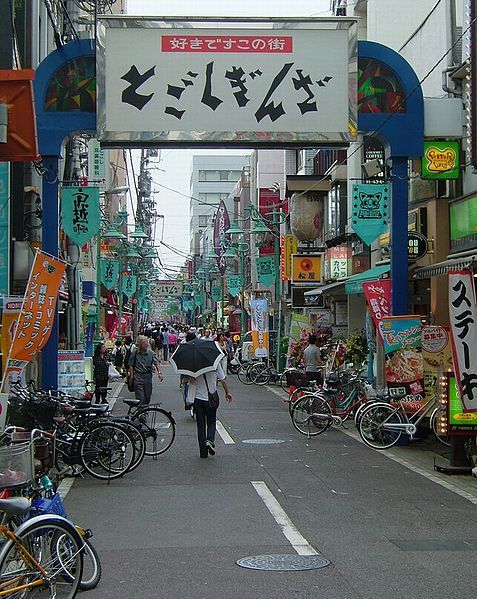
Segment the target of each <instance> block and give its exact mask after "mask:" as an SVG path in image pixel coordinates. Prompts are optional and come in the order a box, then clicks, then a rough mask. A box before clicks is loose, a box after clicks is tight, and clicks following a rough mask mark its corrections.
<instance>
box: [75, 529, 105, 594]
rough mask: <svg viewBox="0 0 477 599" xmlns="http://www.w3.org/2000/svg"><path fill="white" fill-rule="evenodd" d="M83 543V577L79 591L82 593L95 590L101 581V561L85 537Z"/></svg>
mask: <svg viewBox="0 0 477 599" xmlns="http://www.w3.org/2000/svg"><path fill="white" fill-rule="evenodd" d="M83 543H84V553H83V575H82V576H81V581H80V583H79V589H80V590H81V591H90V590H91V589H95V588H96V587H97V586H98V584H99V581H100V580H101V573H102V569H101V560H100V559H99V555H98V552H97V551H96V549H95V548H94V547H93V545H92V543H91V541H90V540H89V539H85V538H84V537H83Z"/></svg>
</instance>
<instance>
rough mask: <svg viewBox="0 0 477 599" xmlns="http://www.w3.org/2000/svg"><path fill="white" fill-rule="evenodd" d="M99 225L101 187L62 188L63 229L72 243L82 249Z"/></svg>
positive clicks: (95, 233)
mask: <svg viewBox="0 0 477 599" xmlns="http://www.w3.org/2000/svg"><path fill="white" fill-rule="evenodd" d="M99 225H100V212H99V187H62V188H61V228H62V229H63V231H64V232H65V233H66V234H67V235H68V237H69V238H70V239H71V241H72V242H73V243H76V244H77V245H79V246H80V247H82V246H83V245H84V244H85V243H87V242H88V241H89V240H90V239H91V237H93V236H94V235H97V234H98V232H99Z"/></svg>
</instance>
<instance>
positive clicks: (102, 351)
mask: <svg viewBox="0 0 477 599" xmlns="http://www.w3.org/2000/svg"><path fill="white" fill-rule="evenodd" d="M107 353H108V349H107V347H106V345H105V344H104V343H98V345H97V346H96V347H95V349H94V355H93V381H94V394H95V397H96V403H107V400H106V395H107V394H108V390H107V389H106V387H107V386H108V378H109V365H110V362H108V360H107V359H106V355H107Z"/></svg>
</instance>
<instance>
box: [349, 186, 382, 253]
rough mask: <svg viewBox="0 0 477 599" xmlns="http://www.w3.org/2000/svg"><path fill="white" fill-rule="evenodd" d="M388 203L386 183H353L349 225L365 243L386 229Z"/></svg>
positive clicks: (370, 242) (370, 241) (374, 238)
mask: <svg viewBox="0 0 477 599" xmlns="http://www.w3.org/2000/svg"><path fill="white" fill-rule="evenodd" d="M388 205H389V186H388V185H365V184H361V183H360V184H355V185H353V202H352V207H353V210H352V217H351V227H352V229H353V230H354V232H355V233H356V234H357V235H358V236H359V237H360V238H361V239H362V240H363V241H364V243H366V244H367V245H371V244H372V243H373V241H376V239H377V238H378V237H379V236H380V235H381V234H382V233H384V232H385V231H386V229H387V227H388V224H389V220H388Z"/></svg>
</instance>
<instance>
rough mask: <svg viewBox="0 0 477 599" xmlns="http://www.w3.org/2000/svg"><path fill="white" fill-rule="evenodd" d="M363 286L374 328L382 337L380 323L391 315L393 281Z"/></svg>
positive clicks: (374, 282) (370, 283)
mask: <svg viewBox="0 0 477 599" xmlns="http://www.w3.org/2000/svg"><path fill="white" fill-rule="evenodd" d="M362 285H363V293H364V297H365V298H366V301H367V302H368V306H369V310H370V312H371V317H372V319H373V322H374V326H375V327H376V330H377V331H379V334H380V335H381V329H380V328H379V323H380V322H381V321H382V319H383V318H387V317H388V316H389V315H390V314H391V279H384V280H383V281H371V282H369V283H363V284H362Z"/></svg>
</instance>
